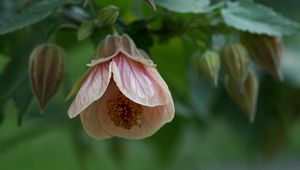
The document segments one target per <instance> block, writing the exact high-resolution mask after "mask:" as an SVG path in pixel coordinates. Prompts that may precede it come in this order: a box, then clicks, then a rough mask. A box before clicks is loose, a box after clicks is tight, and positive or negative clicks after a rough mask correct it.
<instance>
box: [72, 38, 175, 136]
mask: <svg viewBox="0 0 300 170" xmlns="http://www.w3.org/2000/svg"><path fill="white" fill-rule="evenodd" d="M88 66H89V67H92V70H91V72H90V74H89V75H88V76H87V78H86V80H85V81H84V83H83V84H82V86H81V88H80V90H79V91H78V94H77V96H76V98H75V100H74V101H73V103H72V104H71V106H70V108H69V111H68V115H69V117H70V118H74V117H76V116H77V115H79V114H80V118H81V122H82V124H83V127H84V129H85V131H86V132H87V133H88V134H89V135H90V136H91V137H93V138H96V139H105V138H109V137H111V136H117V137H124V138H129V139H142V138H145V137H148V136H151V135H152V134H154V133H155V132H156V131H157V130H158V129H159V128H161V127H162V126H163V125H164V124H165V123H167V122H170V121H171V120H172V119H173V117H174V112H175V109H174V103H173V99H172V96H171V94H170V91H169V89H168V86H167V84H166V83H165V82H164V80H163V79H162V77H161V76H160V75H159V73H158V71H157V70H156V68H155V66H156V65H155V64H153V62H152V61H151V59H150V58H149V57H148V55H147V54H146V53H145V52H144V51H142V50H139V49H137V47H136V45H135V44H134V42H133V41H132V39H131V38H130V37H128V36H127V35H123V36H111V35H108V36H107V37H106V38H105V39H104V40H103V41H102V42H100V44H99V46H98V49H97V52H96V57H95V59H94V60H92V61H91V63H90V64H88Z"/></svg>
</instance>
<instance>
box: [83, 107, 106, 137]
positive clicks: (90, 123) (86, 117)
mask: <svg viewBox="0 0 300 170" xmlns="http://www.w3.org/2000/svg"><path fill="white" fill-rule="evenodd" d="M97 114H98V110H97V102H95V103H93V104H91V105H90V106H89V107H88V108H86V109H85V110H84V111H83V112H82V113H81V114H80V119H81V123H82V126H83V128H84V130H85V131H86V133H87V134H88V135H90V136H91V137H93V138H95V139H107V138H110V137H111V136H110V135H109V134H108V133H107V132H105V131H104V130H103V128H102V127H101V124H100V122H99V119H98V115H97Z"/></svg>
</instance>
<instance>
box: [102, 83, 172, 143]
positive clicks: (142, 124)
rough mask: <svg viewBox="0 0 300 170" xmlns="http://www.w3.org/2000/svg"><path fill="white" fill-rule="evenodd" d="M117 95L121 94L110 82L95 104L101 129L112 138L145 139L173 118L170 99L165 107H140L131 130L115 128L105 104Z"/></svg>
mask: <svg viewBox="0 0 300 170" xmlns="http://www.w3.org/2000/svg"><path fill="white" fill-rule="evenodd" d="M118 94H121V92H120V91H119V90H118V88H117V87H116V85H115V83H114V82H113V81H112V82H111V83H110V85H109V87H108V89H107V91H106V92H105V94H104V95H103V97H102V98H101V99H100V100H99V102H98V104H97V106H98V116H99V120H100V123H101V125H102V127H103V129H104V130H105V131H107V132H108V133H109V134H111V135H113V136H118V137H124V138H128V139H142V138H146V137H148V136H151V135H153V134H154V133H155V132H156V131H157V130H159V129H160V128H161V127H162V126H163V125H164V124H165V123H167V122H170V121H171V120H172V119H173V117H174V112H175V109H174V104H173V101H172V99H170V101H171V102H170V103H168V104H166V105H160V106H156V107H146V106H142V113H141V115H140V117H139V120H138V123H139V125H135V126H133V127H132V128H131V129H125V128H123V127H120V126H116V125H115V124H114V122H113V121H112V120H111V118H110V116H109V115H108V109H107V103H108V100H110V99H111V98H112V97H113V96H116V95H118Z"/></svg>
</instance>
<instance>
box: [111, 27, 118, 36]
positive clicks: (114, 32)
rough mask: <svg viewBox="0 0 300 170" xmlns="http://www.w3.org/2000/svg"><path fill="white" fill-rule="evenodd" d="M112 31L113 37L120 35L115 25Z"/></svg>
mask: <svg viewBox="0 0 300 170" xmlns="http://www.w3.org/2000/svg"><path fill="white" fill-rule="evenodd" d="M111 30H112V33H113V35H116V36H117V35H119V32H118V30H117V29H116V27H115V26H114V25H112V26H111Z"/></svg>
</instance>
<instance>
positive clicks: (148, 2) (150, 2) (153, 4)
mask: <svg viewBox="0 0 300 170" xmlns="http://www.w3.org/2000/svg"><path fill="white" fill-rule="evenodd" d="M145 2H146V3H147V4H149V5H150V6H151V7H152V8H153V9H154V10H156V6H155V2H154V0H145Z"/></svg>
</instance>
